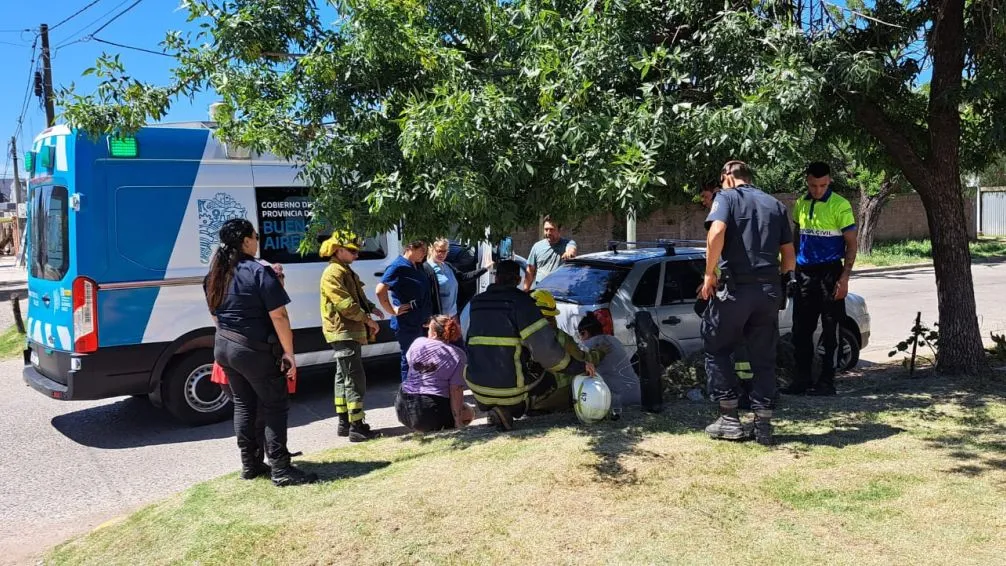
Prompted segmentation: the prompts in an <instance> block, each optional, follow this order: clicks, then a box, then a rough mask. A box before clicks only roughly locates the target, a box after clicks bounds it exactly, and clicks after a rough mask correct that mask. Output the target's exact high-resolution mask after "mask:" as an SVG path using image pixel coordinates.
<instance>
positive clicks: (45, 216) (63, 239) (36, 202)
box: [29, 187, 70, 281]
mask: <svg viewBox="0 0 1006 566" xmlns="http://www.w3.org/2000/svg"><path fill="white" fill-rule="evenodd" d="M32 191H33V192H34V194H33V195H32V200H31V205H30V206H31V208H30V209H29V210H30V214H31V219H30V222H31V275H32V277H35V278H37V279H46V280H49V281H59V280H61V279H62V278H63V276H64V275H66V271H67V269H68V268H69V266H70V258H69V255H68V252H69V248H70V231H69V225H68V223H67V221H68V219H67V213H68V202H67V201H68V198H67V192H66V189H65V188H64V187H39V188H35V189H32Z"/></svg>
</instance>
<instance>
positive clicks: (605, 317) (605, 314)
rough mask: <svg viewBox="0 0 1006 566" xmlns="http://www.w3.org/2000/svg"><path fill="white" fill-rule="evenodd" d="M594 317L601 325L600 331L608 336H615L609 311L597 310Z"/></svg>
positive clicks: (613, 324)
mask: <svg viewBox="0 0 1006 566" xmlns="http://www.w3.org/2000/svg"><path fill="white" fill-rule="evenodd" d="M594 316H596V317H597V320H598V321H599V322H600V323H601V329H602V330H604V333H605V334H607V335H609V336H614V335H615V322H614V321H613V320H612V319H611V311H610V310H608V309H597V310H596V311H594Z"/></svg>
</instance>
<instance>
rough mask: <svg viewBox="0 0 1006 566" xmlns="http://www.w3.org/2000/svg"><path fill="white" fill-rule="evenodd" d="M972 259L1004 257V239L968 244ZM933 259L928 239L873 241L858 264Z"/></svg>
mask: <svg viewBox="0 0 1006 566" xmlns="http://www.w3.org/2000/svg"><path fill="white" fill-rule="evenodd" d="M969 246H970V248H971V257H972V258H973V259H988V258H993V257H1006V239H999V238H988V239H986V238H983V239H980V240H978V241H977V242H971V243H970V244H969ZM932 261H933V245H932V242H930V241H929V240H891V241H885V242H875V243H874V244H873V253H871V254H870V255H865V254H863V255H860V256H859V258H858V259H857V260H856V265H858V266H876V267H884V266H889V265H906V264H912V263H929V262H932Z"/></svg>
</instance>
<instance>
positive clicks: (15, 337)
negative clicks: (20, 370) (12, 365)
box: [0, 326, 24, 360]
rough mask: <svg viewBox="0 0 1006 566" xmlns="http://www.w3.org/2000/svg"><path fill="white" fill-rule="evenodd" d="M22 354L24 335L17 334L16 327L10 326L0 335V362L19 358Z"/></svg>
mask: <svg viewBox="0 0 1006 566" xmlns="http://www.w3.org/2000/svg"><path fill="white" fill-rule="evenodd" d="M22 352H24V334H21V333H20V332H18V331H17V327H16V326H11V327H10V328H8V329H7V330H4V331H3V332H2V333H0V360H9V359H11V358H16V357H20V356H21V355H22Z"/></svg>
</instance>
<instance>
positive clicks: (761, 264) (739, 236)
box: [706, 185, 793, 275]
mask: <svg viewBox="0 0 1006 566" xmlns="http://www.w3.org/2000/svg"><path fill="white" fill-rule="evenodd" d="M716 221H720V222H723V223H724V224H726V225H727V232H726V238H725V240H724V242H723V254H722V255H721V256H720V269H721V270H728V271H729V272H730V273H732V274H734V275H754V274H759V275H760V274H777V273H778V272H779V247H780V246H782V245H783V244H791V243H793V229H792V227H791V226H790V223H789V215H788V214H787V213H786V207H785V206H783V204H782V203H781V202H779V201H778V199H776V198H775V197H772V196H771V195H768V194H765V193H764V192H762V190H761V189H758V188H757V187H754V186H752V185H741V186H740V187H737V188H735V189H724V190H721V191H720V192H719V193H718V194H717V195H716V199H715V200H713V205H712V207H711V208H710V209H709V216H707V217H706V229H707V230H708V229H709V227H710V226H711V225H712V223H713V222H716Z"/></svg>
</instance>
